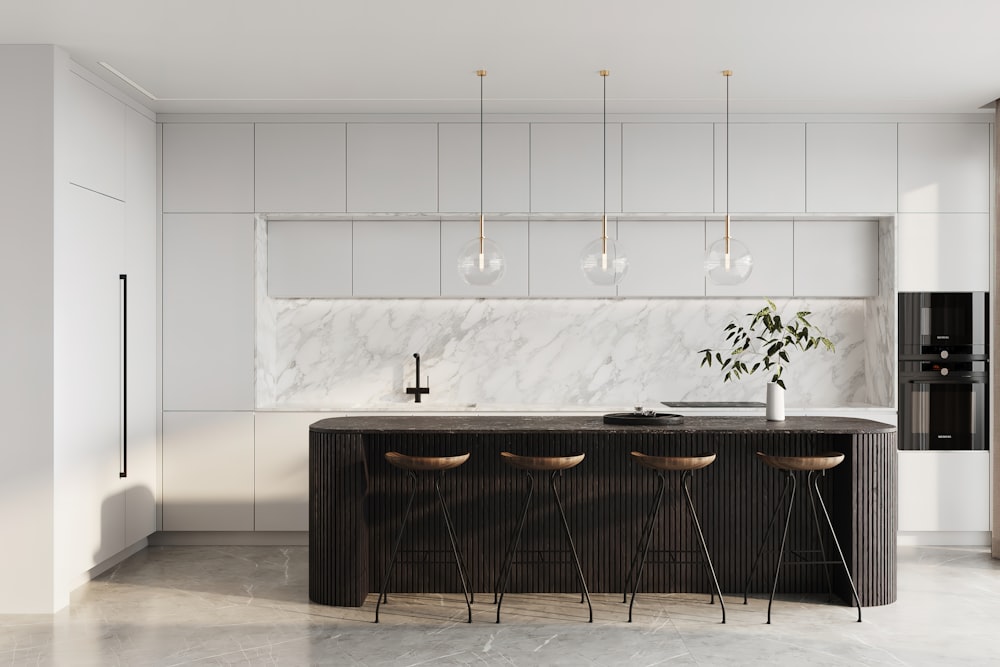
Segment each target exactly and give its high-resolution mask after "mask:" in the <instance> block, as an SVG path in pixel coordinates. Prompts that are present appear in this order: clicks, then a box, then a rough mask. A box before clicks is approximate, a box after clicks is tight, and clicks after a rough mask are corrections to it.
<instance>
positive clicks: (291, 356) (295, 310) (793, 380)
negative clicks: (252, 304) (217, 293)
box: [256, 218, 892, 410]
mask: <svg viewBox="0 0 1000 667" xmlns="http://www.w3.org/2000/svg"><path fill="white" fill-rule="evenodd" d="M256 257H257V275H256V287H257V332H256V334H257V352H256V355H257V358H256V407H257V408H259V409H288V410H316V409H319V410H322V409H340V410H350V409H384V408H391V407H399V406H403V405H406V404H410V403H412V402H413V401H412V397H410V396H407V395H406V394H405V388H406V387H407V386H412V385H413V382H414V367H413V357H412V354H413V353H414V352H419V353H420V355H421V366H422V375H424V377H423V378H422V379H421V384H424V382H426V381H428V378H429V386H430V390H431V392H430V394H429V395H426V396H424V397H423V401H422V406H424V407H426V408H427V409H433V407H434V406H435V405H439V406H460V405H470V404H475V405H476V406H479V407H481V408H484V407H485V408H489V407H493V408H497V409H502V407H503V406H512V405H556V406H579V407H582V408H583V407H587V406H592V405H606V406H620V408H630V407H632V406H635V405H646V406H650V405H658V403H659V401H661V400H667V399H671V400H689V401H698V400H726V401H748V400H758V401H760V400H763V399H764V393H765V390H764V385H765V383H766V377H765V376H764V375H760V374H758V375H756V376H753V377H751V378H748V379H745V380H743V381H740V382H730V383H725V384H724V383H723V382H722V376H721V374H720V373H719V372H718V370H716V369H714V368H711V369H709V368H702V367H700V363H701V356H700V355H699V354H698V353H697V351H698V350H699V349H702V348H705V347H713V348H721V347H724V346H725V340H724V334H723V327H724V326H725V325H726V324H727V323H728V322H729V321H730V320H731V319H743V318H744V317H745V315H746V313H749V312H752V311H756V310H758V309H760V308H761V307H762V305H763V299H758V298H741V299H718V298H713V299H363V300H362V299H272V298H269V297H268V296H267V289H266V288H267V256H266V224H265V223H264V220H263V219H262V218H260V219H258V223H257V256H256ZM776 301H777V304H778V306H779V308H780V309H781V311H782V312H783V313H784V314H786V315H787V316H791V315H793V314H794V313H795V312H796V311H798V310H809V311H812V312H813V315H812V317H811V319H812V321H813V323H814V324H815V325H816V326H818V327H819V328H820V329H822V330H823V332H824V333H825V334H826V335H827V336H828V337H829V338H831V339H832V340H833V341H834V342H835V343H836V346H837V351H836V353H833V354H831V353H828V352H825V351H823V352H819V353H814V352H810V353H808V354H807V355H803V356H802V358H800V359H795V358H794V357H793V359H792V363H791V365H790V366H789V367H788V368H787V370H786V371H785V375H784V378H785V381H786V384H787V385H788V388H789V392H788V395H787V399H786V402H787V404H788V406H789V407H819V406H843V405H849V404H866V405H882V406H891V405H892V404H891V403H887V402H886V401H888V400H889V397H890V394H889V390H887V389H885V388H884V387H883V385H885V384H886V382H887V378H886V376H885V373H884V369H883V368H882V365H881V363H882V362H881V361H876V363H875V364H872V358H873V357H874V358H875V359H879V358H880V357H881V356H882V348H881V347H880V346H878V345H876V344H873V343H872V341H871V339H872V338H873V337H876V336H880V335H883V334H884V331H883V329H884V326H883V325H882V324H881V322H880V321H879V320H878V318H879V317H881V316H883V315H884V310H883V308H882V307H880V306H878V305H877V304H872V303H871V302H872V301H873V300H871V299H819V298H816V299H777V300H776ZM873 365H874V366H875V368H876V373H875V375H874V376H873V375H872V373H871V370H870V369H871V367H872V366H873Z"/></svg>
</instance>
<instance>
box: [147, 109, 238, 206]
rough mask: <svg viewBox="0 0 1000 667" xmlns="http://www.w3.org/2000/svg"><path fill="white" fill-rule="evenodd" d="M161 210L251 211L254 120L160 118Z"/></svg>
mask: <svg viewBox="0 0 1000 667" xmlns="http://www.w3.org/2000/svg"><path fill="white" fill-rule="evenodd" d="M162 161H163V211H164V212H165V213H175V212H176V213H250V212H252V211H253V210H254V203H253V187H254V181H253V169H254V160H253V125H251V124H250V123H164V124H163V156H162Z"/></svg>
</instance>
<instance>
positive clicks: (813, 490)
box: [743, 452, 861, 623]
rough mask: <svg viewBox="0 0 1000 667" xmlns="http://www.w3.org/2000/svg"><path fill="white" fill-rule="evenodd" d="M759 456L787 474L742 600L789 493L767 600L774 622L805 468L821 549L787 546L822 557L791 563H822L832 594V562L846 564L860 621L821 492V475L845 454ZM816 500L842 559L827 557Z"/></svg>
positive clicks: (840, 552) (856, 594) (859, 617)
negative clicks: (780, 576) (799, 482)
mask: <svg viewBox="0 0 1000 667" xmlns="http://www.w3.org/2000/svg"><path fill="white" fill-rule="evenodd" d="M757 456H759V457H760V458H761V460H763V461H764V463H766V464H767V465H768V466H770V467H771V468H774V469H775V470H780V471H781V472H782V473H783V474H784V475H785V487H784V489H782V491H781V497H780V498H778V502H777V504H776V505H775V506H774V512H772V513H771V519H770V521H769V522H768V524H767V530H766V531H764V539H763V540H762V541H761V545H760V549H758V550H757V556H756V557H754V559H753V565H751V566H750V574H749V575H747V581H746V585H745V586H744V587H743V604H746V603H747V591H748V590H749V589H750V579H751V578H752V577H753V575H754V572H755V571H756V570H757V564H758V563H759V562H760V556H761V554H762V553H763V552H764V546H765V545H766V544H767V537H768V535H770V534H771V529H772V528H773V527H774V521H775V519H776V518H777V517H778V510H780V509H781V505H782V503H784V501H785V496H786V495H788V497H789V500H788V512H787V513H786V514H785V528H784V530H782V532H781V547H780V548H779V550H778V562H777V563H776V564H775V566H774V581H773V582H772V584H771V596H770V598H768V601H767V622H768V623H770V622H771V605H772V604H773V603H774V593H775V591H776V590H777V588H778V574H779V573H780V572H781V564H782V561H783V559H784V556H785V553H786V550H785V542H786V540H787V538H788V524H789V523H790V521H791V518H792V508H793V507H794V505H795V484H796V481H795V473H803V472H805V473H807V475H806V487H807V489H808V493H809V505H810V507H811V509H812V517H813V524H814V525H815V527H816V537H817V538H818V539H819V549H796V550H792V549H788V554H789V555H796V554H799V556H800V557H801V555H802V554H809V553H813V554H815V553H819V554H820V555H821V556H822V560H799V561H796V562H794V563H791V564H792V565H822V566H823V567H824V568H825V569H826V582H827V586H828V587H829V589H830V594H831V595H832V594H833V584H832V582H831V579H830V567H829V566H830V565H837V564H839V565H841V566H842V567H843V568H844V574H845V575H847V582H848V583H849V584H850V585H851V592H852V593H854V602H855V603H856V604H857V605H858V623H860V622H861V600H859V599H858V590H857V588H855V587H854V579H852V578H851V571H850V570H849V569H848V568H847V561H846V560H844V552H843V551H842V550H841V549H840V542H839V541H838V540H837V533H836V532H835V531H834V530H833V522H832V521H830V514H829V512H827V510H826V503H824V502H823V496H822V495H821V494H820V492H819V478H820V477H823V476H824V475H825V474H826V471H827V470H830V469H831V468H835V467H837V466H838V465H840V463H841V462H842V461H843V460H844V455H843V454H841V453H839V452H824V453H822V454H818V455H815V456H769V455H767V454H764V453H763V452H757ZM817 502H818V503H819V506H820V508H821V509H822V510H823V518H824V519H826V527H827V529H829V531H830V537H832V538H833V545H834V546H835V547H836V548H837V556H838V557H839V559H840V560H827V556H826V546H825V545H824V544H823V530H822V528H821V525H820V521H819V514H818V513H817V512H816V503H817Z"/></svg>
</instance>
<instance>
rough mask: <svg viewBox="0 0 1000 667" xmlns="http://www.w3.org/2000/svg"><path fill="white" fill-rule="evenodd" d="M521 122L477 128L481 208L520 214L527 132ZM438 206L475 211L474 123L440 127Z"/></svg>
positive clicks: (525, 184) (525, 189) (524, 202)
mask: <svg viewBox="0 0 1000 667" xmlns="http://www.w3.org/2000/svg"><path fill="white" fill-rule="evenodd" d="M528 128H529V126H528V125H527V124H526V123H498V124H487V125H484V126H483V180H482V187H483V210H484V211H487V212H489V211H492V212H502V213H510V212H526V211H527V210H528V207H529V206H530V202H529V200H528V186H529V178H528V171H529V167H528V163H529V148H528V135H529V131H528ZM439 131H440V138H439V142H440V143H439V145H440V160H441V162H440V170H441V173H440V182H441V184H440V210H441V211H442V212H449V213H469V212H478V211H479V124H478V123H475V124H472V123H442V124H441V125H440V130H439Z"/></svg>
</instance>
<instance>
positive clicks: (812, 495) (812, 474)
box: [806, 470, 833, 601]
mask: <svg viewBox="0 0 1000 667" xmlns="http://www.w3.org/2000/svg"><path fill="white" fill-rule="evenodd" d="M823 474H824V471H822V470H820V471H816V470H810V471H809V474H808V475H807V476H806V491H807V492H808V495H809V509H810V510H812V517H813V525H814V526H815V527H816V539H817V540H819V553H820V556H822V558H823V572H824V573H825V574H826V589H827V591H828V592H829V598H827V600H828V601H829V600H831V599H833V579H832V578H831V577H830V563H829V559H828V557H827V555H826V545H825V544H824V540H823V529H822V527H820V523H819V514H818V513H817V512H816V498H817V497H818V496H819V486H817V485H816V484H813V479H814V478H816V477H822V476H823ZM817 482H818V480H817Z"/></svg>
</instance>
